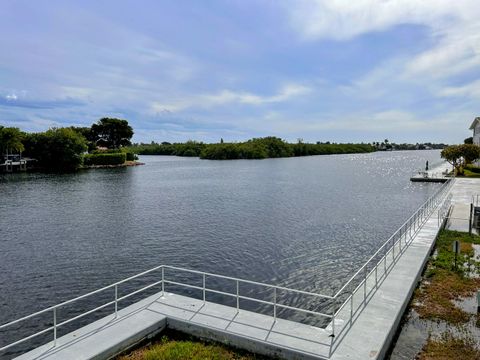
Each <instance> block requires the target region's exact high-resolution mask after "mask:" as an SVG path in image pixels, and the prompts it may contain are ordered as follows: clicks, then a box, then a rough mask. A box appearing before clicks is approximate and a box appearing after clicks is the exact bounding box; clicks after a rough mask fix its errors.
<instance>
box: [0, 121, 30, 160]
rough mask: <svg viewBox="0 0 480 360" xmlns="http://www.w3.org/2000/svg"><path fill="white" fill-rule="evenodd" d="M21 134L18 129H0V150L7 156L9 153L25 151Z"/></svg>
mask: <svg viewBox="0 0 480 360" xmlns="http://www.w3.org/2000/svg"><path fill="white" fill-rule="evenodd" d="M22 140H23V133H22V132H21V131H20V130H19V129H18V128H13V127H11V128H6V127H0V150H1V151H2V153H3V152H5V153H6V154H7V155H8V152H9V151H12V152H13V151H17V152H19V153H21V152H22V151H24V150H25V147H24V146H23V144H22Z"/></svg>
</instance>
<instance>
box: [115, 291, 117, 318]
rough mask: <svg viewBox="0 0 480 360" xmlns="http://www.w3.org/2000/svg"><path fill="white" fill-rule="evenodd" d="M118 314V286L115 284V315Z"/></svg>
mask: <svg viewBox="0 0 480 360" xmlns="http://www.w3.org/2000/svg"><path fill="white" fill-rule="evenodd" d="M117 315H118V286H117V285H115V317H117Z"/></svg>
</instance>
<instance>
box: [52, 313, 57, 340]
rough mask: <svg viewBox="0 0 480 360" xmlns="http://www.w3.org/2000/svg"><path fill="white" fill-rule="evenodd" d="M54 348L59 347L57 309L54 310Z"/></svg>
mask: <svg viewBox="0 0 480 360" xmlns="http://www.w3.org/2000/svg"><path fill="white" fill-rule="evenodd" d="M53 346H57V308H56V307H54V308H53Z"/></svg>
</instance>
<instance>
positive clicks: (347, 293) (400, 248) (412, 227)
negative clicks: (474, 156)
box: [0, 179, 455, 352]
mask: <svg viewBox="0 0 480 360" xmlns="http://www.w3.org/2000/svg"><path fill="white" fill-rule="evenodd" d="M454 181H455V180H454V179H449V180H448V181H447V182H446V183H445V184H443V185H442V186H441V188H440V189H439V190H438V191H437V192H436V193H435V194H434V195H432V196H431V197H430V198H429V199H428V200H427V201H426V202H425V203H424V204H423V205H422V206H421V207H420V208H419V209H418V210H417V211H416V212H415V213H414V214H413V215H412V216H411V217H410V218H409V219H408V220H407V221H406V222H405V223H404V224H403V225H402V226H401V227H400V228H399V229H398V230H397V231H396V232H395V233H394V234H393V235H392V236H391V237H390V238H389V239H388V240H387V241H386V242H385V243H384V244H383V245H382V246H381V247H380V248H379V249H378V250H377V251H376V252H375V253H374V254H373V255H372V256H371V257H370V258H369V259H368V260H367V262H366V263H365V264H364V265H363V266H361V267H360V269H359V270H358V271H357V272H356V273H355V274H354V275H353V276H352V277H351V278H350V279H349V280H348V281H347V282H346V283H345V284H344V285H343V286H342V287H341V288H340V290H338V291H337V292H336V293H335V294H334V295H333V296H332V295H323V294H319V293H312V292H308V291H302V290H296V289H291V288H286V287H282V286H277V285H271V284H266V283H261V282H256V281H251V280H245V279H239V278H235V277H230V276H224V275H217V274H212V273H207V272H202V271H197V270H189V269H184V268H180V267H175V266H168V265H160V266H157V267H155V268H153V269H150V270H147V271H144V272H142V273H139V274H137V275H134V276H131V277H129V278H126V279H124V280H121V281H118V282H116V283H113V284H111V285H108V286H105V287H103V288H101V289H98V290H95V291H92V292H89V293H87V294H84V295H82V296H79V297H76V298H74V299H71V300H68V301H65V302H62V303H60V304H57V305H55V306H51V307H49V308H46V309H44V310H41V311H38V312H36V313H33V314H30V315H27V316H24V317H22V318H20V319H17V320H14V321H11V322H9V323H6V324H3V325H0V331H4V330H5V329H7V328H10V327H12V326H13V325H16V324H20V323H22V322H24V321H26V320H29V319H32V318H35V317H37V316H40V315H43V314H48V313H50V316H51V324H52V325H51V326H49V327H47V328H46V329H43V330H41V331H38V332H36V333H34V334H32V335H29V336H27V337H24V338H22V339H19V340H17V341H14V342H12V343H10V344H7V345H4V346H3V347H0V352H2V351H5V350H7V349H10V348H12V347H14V346H16V345H19V344H21V343H23V342H26V341H28V340H31V339H33V338H35V337H38V336H40V335H42V334H45V333H48V332H52V333H53V345H54V346H55V345H56V342H57V330H58V328H60V327H62V326H65V325H67V324H69V323H71V322H73V321H75V320H78V319H80V318H82V317H84V316H87V315H89V314H92V313H94V312H96V311H99V310H101V309H104V308H106V307H108V306H113V307H114V312H113V314H114V316H115V317H117V314H118V304H119V302H121V301H124V300H126V299H128V298H130V297H131V296H133V295H136V294H139V293H141V292H144V291H146V290H148V289H151V288H154V287H160V288H161V292H162V295H163V293H164V292H165V285H167V284H168V285H176V286H180V287H186V288H190V289H196V290H199V291H201V292H202V298H203V301H205V299H206V294H207V293H215V294H219V295H224V296H227V297H232V298H234V299H236V309H237V310H238V311H239V310H240V300H249V301H252V302H256V303H259V304H264V305H270V306H272V307H273V310H272V316H273V318H274V320H276V318H277V312H278V309H288V310H293V311H298V312H303V313H307V314H311V315H317V316H319V317H321V318H324V319H326V320H327V321H328V322H329V323H330V325H331V327H330V328H331V336H332V339H334V338H335V336H336V335H337V334H336V330H335V327H336V325H335V318H336V317H338V315H339V313H340V312H341V311H342V310H343V309H344V308H345V307H346V306H347V305H348V304H350V311H349V314H350V315H349V319H348V320H349V321H348V322H349V323H350V324H351V323H352V319H353V316H354V313H356V311H357V310H358V309H354V302H353V298H354V296H355V295H357V293H358V292H359V291H363V295H362V301H361V303H360V305H359V306H357V308H360V307H361V306H365V305H366V301H367V298H368V296H370V294H371V292H372V291H374V290H376V289H377V287H378V284H379V281H381V278H382V277H386V275H387V274H388V271H389V268H391V267H392V266H393V265H394V264H395V262H396V261H397V260H398V258H399V257H400V256H401V255H402V253H403V252H404V250H405V249H406V247H408V246H409V244H410V243H411V241H412V240H413V237H414V236H415V233H416V232H418V231H419V229H420V228H421V226H422V225H423V223H424V222H425V221H426V220H427V219H428V218H429V217H430V215H431V214H432V213H433V211H434V210H435V209H436V208H437V207H438V206H439V205H441V204H442V203H443V204H444V205H443V206H441V207H440V209H444V207H445V203H446V202H444V200H445V197H446V195H447V194H448V192H449V190H450V188H451V186H452V185H453V182H454ZM448 199H450V200H451V197H449V198H447V201H448ZM446 214H447V212H445V211H441V212H440V211H439V216H442V217H444V216H446ZM387 257H388V258H389V259H390V260H389V264H388V265H387ZM379 267H383V268H382V269H383V273H382V274H381V276H380V277H379V276H378V273H379V271H378V269H379ZM167 269H168V270H169V271H174V272H177V273H178V272H179V273H188V274H196V275H199V276H200V277H201V280H202V281H201V285H200V284H199V285H192V284H188V283H185V282H180V281H175V280H173V279H172V278H170V279H169V278H168V277H167V274H166V271H165V270H167ZM154 272H159V274H158V275H157V276H156V279H158V280H157V281H154V282H153V283H151V284H149V285H146V286H144V287H142V288H140V289H138V290H135V291H133V292H130V293H128V294H127V295H124V296H121V297H119V296H118V294H119V292H118V290H119V287H121V286H122V285H124V284H125V283H127V282H129V281H131V280H134V279H137V278H140V277H142V276H145V275H147V274H151V273H154ZM372 276H374V287H373V288H372V289H371V290H369V291H368V292H367V281H369V279H371V277H372ZM209 278H215V279H223V280H226V281H229V282H232V283H233V284H234V285H235V289H236V291H234V292H227V291H223V290H222V291H221V290H216V289H213V288H209V287H207V279H209ZM372 282H373V281H372ZM242 284H249V285H255V286H261V287H264V288H265V289H269V290H270V291H271V294H270V296H271V298H270V300H263V299H259V298H254V297H251V296H246V295H244V294H243V293H242V292H241V289H242V286H241V285H242ZM109 289H113V293H114V294H113V299H112V300H111V301H109V302H107V303H105V304H102V305H100V306H98V307H95V308H94V309H91V310H88V311H86V312H83V313H81V314H79V315H77V316H74V317H71V318H69V319H67V320H64V321H62V322H58V318H57V315H58V311H59V309H61V308H62V307H65V306H66V305H69V304H72V303H75V302H76V301H79V300H82V299H86V298H89V297H91V296H93V295H95V294H99V293H102V292H105V291H107V290H109ZM280 291H282V292H284V293H291V294H297V295H306V296H311V297H314V298H317V299H321V300H322V303H321V304H320V307H321V310H320V311H314V310H310V309H307V308H305V307H299V306H291V305H287V304H286V303H284V302H280V301H279V299H278V293H279V292H280ZM342 300H343V301H342ZM345 328H346V327H345V326H344V327H343V329H345ZM343 329H342V330H343ZM333 342H334V340H332V344H333ZM0 345H1V344H0Z"/></svg>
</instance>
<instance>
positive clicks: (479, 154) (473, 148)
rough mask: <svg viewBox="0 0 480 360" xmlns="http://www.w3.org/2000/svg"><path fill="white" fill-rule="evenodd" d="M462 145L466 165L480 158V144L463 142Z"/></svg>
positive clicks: (461, 149)
mask: <svg viewBox="0 0 480 360" xmlns="http://www.w3.org/2000/svg"><path fill="white" fill-rule="evenodd" d="M459 146H460V152H461V154H462V157H463V160H464V165H468V164H471V163H473V162H474V161H477V160H478V159H479V158H480V146H478V145H474V144H463V145H459Z"/></svg>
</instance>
